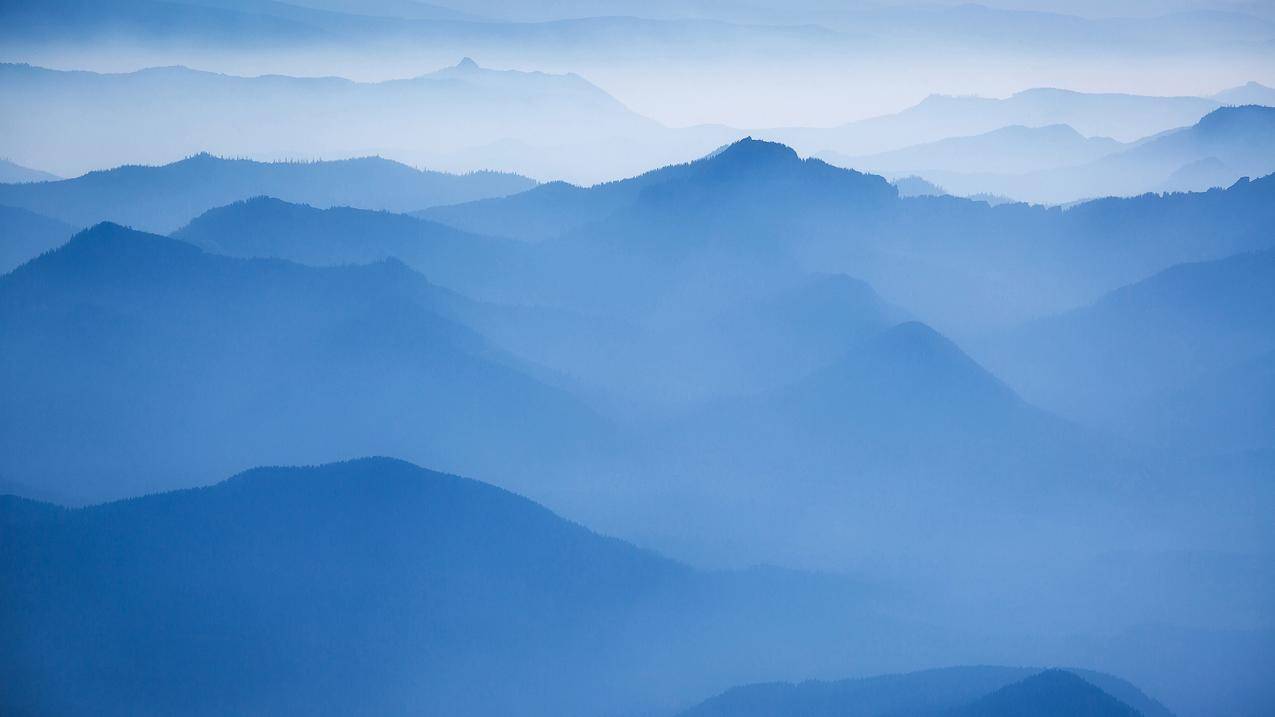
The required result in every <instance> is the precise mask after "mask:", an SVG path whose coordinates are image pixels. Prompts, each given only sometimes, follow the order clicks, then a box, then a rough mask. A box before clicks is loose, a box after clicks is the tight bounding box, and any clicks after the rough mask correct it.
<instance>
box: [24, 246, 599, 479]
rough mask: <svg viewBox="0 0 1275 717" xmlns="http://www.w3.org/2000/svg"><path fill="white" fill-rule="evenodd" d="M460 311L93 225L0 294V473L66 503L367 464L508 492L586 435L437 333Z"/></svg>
mask: <svg viewBox="0 0 1275 717" xmlns="http://www.w3.org/2000/svg"><path fill="white" fill-rule="evenodd" d="M466 307H472V302H467V301H466V300H464V299H462V298H460V297H457V296H456V295H454V294H451V293H450V292H447V291H445V290H442V289H439V288H437V287H434V286H432V285H430V284H429V283H428V282H426V281H425V280H424V279H423V278H422V277H421V276H420V275H419V274H416V273H414V272H413V271H411V270H410V269H408V268H407V267H406V266H404V265H403V264H401V263H399V262H397V261H392V260H391V261H384V262H381V263H378V264H372V265H368V266H354V267H337V268H326V269H319V268H310V267H304V266H300V265H296V264H290V263H286V262H281V261H278V260H249V259H235V258H227V257H220V256H214V255H210V254H205V253H204V252H202V251H201V250H199V249H198V248H196V247H194V246H191V245H189V244H186V243H183V242H179V241H176V240H172V239H166V238H163V237H158V236H153V235H148V234H142V233H139V232H134V231H130V230H127V229H124V228H121V227H118V226H115V225H110V224H103V225H99V226H97V227H94V228H93V229H90V230H87V231H85V232H83V233H81V234H79V235H77V236H76V237H75V238H74V239H72V240H71V242H70V243H69V244H67V245H66V246H64V247H62V248H61V249H59V250H57V251H54V252H51V253H48V254H45V255H44V256H42V257H40V258H39V259H37V260H35V261H33V262H30V263H28V264H26V265H24V266H22V267H20V268H19V269H18V270H16V271H14V272H13V273H11V274H9V275H7V276H5V277H3V278H0V336H3V343H4V345H5V347H6V349H5V352H4V358H3V361H4V363H5V366H6V370H5V371H4V372H3V378H0V381H3V383H4V389H3V391H2V392H0V393H2V394H3V398H2V399H0V406H2V407H0V412H2V414H3V416H4V417H5V418H4V421H5V423H6V425H8V426H12V427H13V430H6V431H4V433H3V437H2V438H0V440H2V441H3V443H4V449H3V453H4V454H5V458H4V459H3V461H0V462H3V465H2V466H0V473H5V474H8V475H10V476H12V477H14V478H15V479H17V480H20V481H22V482H26V483H30V484H34V485H39V486H42V487H44V488H45V489H46V490H50V491H56V492H61V493H64V494H70V495H75V496H78V497H81V498H83V497H95V496H102V497H112V496H121V495H131V494H137V493H139V492H143V491H147V490H156V489H160V488H171V487H174V486H183V485H193V484H199V483H203V482H207V481H208V480H211V479H213V478H215V477H216V476H217V475H218V473H220V474H223V475H224V474H226V473H229V472H232V471H234V470H239V469H241V468H243V467H245V464H249V465H250V464H254V463H271V462H277V463H286V462H297V461H318V460H324V459H330V458H336V457H344V456H349V455H351V454H366V453H378V452H380V453H388V452H397V453H401V454H404V455H408V456H412V457H415V458H417V459H420V460H429V461H431V462H433V463H434V464H436V465H441V466H458V465H465V466H466V467H467V468H468V469H469V470H471V471H472V472H475V473H479V474H485V473H486V471H487V470H488V469H495V468H497V465H498V464H504V465H503V467H504V468H508V467H510V466H513V465H519V466H521V467H522V468H523V469H524V470H523V471H520V472H521V473H525V472H528V471H530V470H531V468H532V466H533V465H535V464H536V463H537V462H538V461H542V460H544V459H546V458H547V457H549V456H553V455H555V454H561V452H562V451H564V450H567V448H568V446H571V445H579V444H583V443H587V442H589V441H591V440H594V439H596V438H597V437H598V436H599V433H598V431H599V425H598V423H597V419H596V418H594V417H593V415H592V413H590V412H589V411H587V410H585V409H584V408H583V407H581V406H580V405H578V404H576V403H575V402H574V401H573V400H572V399H571V398H570V397H568V396H567V395H565V394H563V393H561V392H560V391H558V390H555V389H551V388H548V387H547V386H545V385H543V384H542V383H541V382H539V381H538V380H536V379H533V378H531V377H530V376H529V375H528V374H527V373H526V372H527V371H531V370H533V369H531V368H530V367H528V366H526V365H524V364H522V363H521V362H518V361H516V360H515V359H513V358H512V357H511V356H508V355H506V354H504V353H503V352H501V351H499V350H497V349H496V348H494V347H493V346H492V345H491V344H489V343H488V342H487V341H486V340H484V339H483V338H482V337H481V336H479V335H477V334H476V333H474V332H473V331H472V330H470V329H468V328H465V327H464V326H462V325H460V324H457V323H456V322H455V321H454V320H452V319H453V318H458V317H459V316H460V314H461V313H463V309H465V308H466ZM448 317H452V318H448ZM90 357H91V358H90ZM123 405H128V406H130V407H131V408H130V409H129V410H127V411H124V412H121V410H120V407H121V406H123ZM493 442H494V443H493ZM496 444H499V445H500V446H501V448H500V450H499V451H492V450H490V447H491V446H492V445H496ZM470 459H473V460H470ZM484 464H486V467H484Z"/></svg>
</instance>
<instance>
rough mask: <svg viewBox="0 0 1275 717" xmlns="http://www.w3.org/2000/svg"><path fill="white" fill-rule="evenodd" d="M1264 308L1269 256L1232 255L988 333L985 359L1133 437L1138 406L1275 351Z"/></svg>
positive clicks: (1029, 388) (1067, 409)
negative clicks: (991, 337)
mask: <svg viewBox="0 0 1275 717" xmlns="http://www.w3.org/2000/svg"><path fill="white" fill-rule="evenodd" d="M1273 312H1275V252H1271V251H1264V252H1260V253H1253V254H1239V255H1236V256H1233V257H1229V258H1227V259H1223V260H1218V261H1211V262H1202V263H1193V264H1184V265H1180V266H1175V267H1173V268H1171V269H1168V270H1165V271H1163V272H1161V273H1159V274H1156V275H1155V276H1153V277H1151V278H1149V279H1146V280H1145V281H1141V282H1138V283H1136V284H1132V285H1130V286H1126V287H1124V288H1121V289H1119V290H1117V291H1115V292H1112V293H1110V294H1108V295H1106V296H1104V297H1103V298H1102V299H1100V300H1099V301H1097V302H1095V303H1094V304H1093V305H1091V306H1088V307H1085V308H1082V309H1077V310H1075V311H1071V312H1068V313H1066V314H1062V315H1060V316H1056V317H1052V318H1047V319H1041V320H1039V321H1036V322H1033V323H1030V324H1027V325H1026V326H1023V327H1021V328H1020V329H1017V330H1015V331H1013V332H1011V333H1009V334H1008V335H1006V336H1003V337H1001V338H999V339H997V341H996V342H995V344H994V346H993V347H991V348H990V349H989V350H988V352H987V360H988V362H989V363H990V365H992V366H993V367H994V368H995V370H996V371H997V373H998V374H999V375H1001V376H1004V377H1005V378H1006V380H1008V381H1009V382H1010V383H1012V384H1013V385H1015V386H1017V387H1018V388H1019V389H1020V390H1021V391H1023V392H1024V394H1025V395H1026V396H1027V397H1028V398H1029V399H1031V400H1033V401H1035V402H1037V403H1039V404H1040V405H1043V406H1047V407H1051V408H1054V409H1055V410H1059V411H1062V412H1064V413H1066V414H1067V415H1071V416H1075V417H1078V418H1085V419H1088V420H1095V421H1099V422H1101V423H1103V424H1105V425H1108V426H1110V427H1112V428H1117V429H1118V430H1120V431H1121V432H1125V433H1134V434H1137V433H1141V432H1142V429H1143V428H1144V427H1145V425H1144V424H1146V423H1147V422H1148V420H1150V417H1149V416H1142V415H1139V414H1138V412H1137V411H1138V410H1139V409H1140V408H1142V407H1144V405H1145V403H1146V402H1148V401H1156V400H1158V397H1162V396H1163V395H1164V394H1165V393H1166V392H1172V391H1176V390H1178V389H1181V388H1183V387H1185V386H1188V385H1190V384H1191V383H1193V382H1194V381H1195V380H1197V377H1199V378H1201V379H1203V378H1204V377H1206V376H1208V375H1209V374H1215V373H1218V372H1221V371H1224V370H1226V369H1228V368H1230V367H1238V366H1240V365H1241V364H1244V363H1246V362H1248V361H1251V360H1254V359H1256V358H1258V357H1259V356H1262V355H1263V354H1266V353H1268V352H1270V351H1272V350H1275V323H1273V322H1272V321H1271V316H1272V313H1273ZM1131 411H1132V413H1131ZM1152 413H1153V414H1154V413H1156V411H1152ZM1179 448H1185V446H1179Z"/></svg>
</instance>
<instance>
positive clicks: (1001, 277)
mask: <svg viewBox="0 0 1275 717" xmlns="http://www.w3.org/2000/svg"><path fill="white" fill-rule="evenodd" d="M715 177H716V178H717V179H715ZM722 177H726V178H727V179H725V180H722V179H720V178H722ZM1273 200H1275V179H1272V178H1269V177H1268V178H1263V179H1259V180H1254V181H1241V182H1237V183H1236V184H1235V185H1234V186H1232V187H1230V188H1228V189H1227V190H1224V191H1222V190H1219V191H1212V192H1205V193H1198V194H1182V195H1171V196H1158V195H1148V196H1140V197H1135V198H1129V199H1105V200H1099V201H1094V202H1087V203H1085V204H1082V205H1079V206H1075V207H1072V208H1070V209H1067V210H1062V209H1057V208H1053V209H1051V208H1046V207H1034V206H1026V205H1005V206H996V207H992V206H989V205H988V204H987V203H984V202H978V201H967V200H962V199H957V198H954V197H913V198H896V197H895V196H894V189H893V188H892V187H890V186H889V185H888V184H887V183H885V181H884V180H882V179H880V178H879V177H874V176H872V175H862V174H858V173H855V172H850V171H848V170H842V169H837V168H834V167H831V166H829V165H826V164H823V163H822V162H819V161H817V160H806V161H802V160H800V159H799V158H798V157H796V156H795V155H793V154H792V153H791V151H789V150H787V149H784V148H782V147H779V146H777V145H770V144H766V143H760V142H756V141H753V140H747V141H744V142H741V143H738V144H736V145H732V146H730V147H728V148H726V149H724V150H723V151H721V152H719V153H717V154H715V155H710V156H709V157H706V158H704V159H702V160H699V161H697V162H693V163H690V164H686V165H679V166H675V167H668V168H665V169H662V170H657V171H655V172H651V173H648V174H646V175H642V176H640V177H635V178H633V179H631V180H625V181H623V182H617V183H613V184H608V185H599V186H597V187H592V188H588V189H584V188H578V187H570V186H568V185H546V186H544V187H538V188H536V189H534V190H532V191H529V192H525V193H523V194H520V195H517V196H514V197H509V198H506V199H494V200H488V201H484V202H479V203H473V204H462V205H457V206H455V207H447V208H444V209H439V210H436V211H431V212H427V213H426V214H425V215H426V216H429V217H431V218H433V219H436V220H438V221H441V222H443V223H448V224H451V225H453V226H457V227H460V228H463V229H467V230H471V231H481V232H485V233H492V234H502V235H513V236H516V237H519V238H526V239H539V240H543V239H546V238H549V237H553V236H554V235H555V234H556V235H558V236H557V238H556V239H555V240H553V241H547V242H543V244H544V246H543V247H542V249H541V252H540V253H541V254H542V256H543V262H542V264H541V266H540V267H539V268H538V269H537V272H536V273H537V275H539V276H541V277H542V278H543V279H544V284H545V286H544V287H543V288H544V291H543V292H541V293H540V294H538V295H535V298H536V299H538V300H541V301H555V302H559V303H562V304H565V305H570V306H575V307H581V308H582V307H588V308H589V309H590V310H592V311H609V312H615V313H619V314H622V315H627V316H630V317H633V316H643V315H648V314H654V315H657V316H659V315H661V314H663V315H665V316H667V315H668V314H670V313H672V312H673V311H675V310H676V311H685V312H687V313H688V314H693V313H694V312H699V313H700V314H703V315H709V314H712V313H714V312H716V311H719V310H721V309H723V308H724V306H722V305H721V302H720V299H722V298H726V299H727V301H728V302H730V301H733V300H739V299H743V298H749V297H748V296H747V295H748V294H750V293H751V294H754V296H755V294H756V293H757V291H756V290H757V287H764V286H770V287H774V286H775V285H776V284H783V283H785V282H787V283H789V284H791V283H793V282H794V281H795V279H794V276H795V275H798V274H804V273H806V272H810V271H818V272H842V273H846V274H849V275H851V276H856V277H859V278H861V279H864V280H866V281H868V282H869V283H870V284H871V285H872V286H873V287H874V288H875V289H876V290H878V291H879V292H881V294H882V295H883V296H885V297H886V298H887V299H889V300H891V301H893V302H894V303H896V304H899V305H901V306H902V307H904V308H905V309H907V310H909V311H911V312H912V313H914V314H915V315H918V316H925V317H927V319H929V320H930V321H932V322H934V323H936V324H937V325H940V326H942V327H943V328H944V330H947V331H958V332H969V331H975V330H983V329H986V328H987V327H988V326H989V325H991V326H1003V325H1006V324H1010V323H1017V322H1019V321H1022V320H1024V319H1028V318H1034V317H1037V316H1041V315H1045V314H1048V313H1054V312H1057V311H1060V310H1063V309H1066V308H1070V307H1073V306H1076V305H1080V304H1083V303H1085V302H1087V301H1091V300H1093V299H1095V298H1096V297H1098V296H1099V295H1101V294H1102V293H1104V292H1107V291H1110V290H1112V289H1115V288H1117V287H1119V286H1121V285H1124V284H1127V283H1130V282H1132V281H1137V280H1139V279H1141V278H1144V277H1146V276H1148V275H1150V274H1153V273H1155V272H1157V271H1161V270H1163V269H1165V268H1167V267H1169V266H1172V265H1174V264H1178V263H1181V262H1184V261H1199V260H1204V259H1216V258H1221V257H1223V256H1227V255H1230V254H1234V253H1237V252H1242V251H1252V250H1255V249H1262V248H1268V247H1271V246H1272V244H1273V241H1275V240H1272V238H1271V237H1272V236H1275V231H1273V229H1275V209H1273V208H1272V207H1275V201H1273ZM706 280H708V281H711V282H713V285H712V286H711V287H706V286H704V283H705V281H706ZM1042 287H1048V290H1042ZM706 295H711V296H706ZM712 297H716V298H717V299H718V300H719V301H718V303H717V304H712V303H711V302H708V301H707V299H708V298H712Z"/></svg>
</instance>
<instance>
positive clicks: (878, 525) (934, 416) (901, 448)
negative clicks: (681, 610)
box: [581, 323, 1142, 574]
mask: <svg viewBox="0 0 1275 717" xmlns="http://www.w3.org/2000/svg"><path fill="white" fill-rule="evenodd" d="M824 360H825V361H826V363H825V364H824V365H823V366H820V367H816V368H814V369H813V370H812V371H811V373H809V374H808V375H807V376H804V377H799V378H797V379H795V380H793V381H791V382H790V383H788V384H787V385H783V386H779V387H776V388H770V389H766V390H761V391H757V392H756V393H753V394H751V395H747V396H741V397H732V398H724V399H719V400H716V401H711V402H708V403H706V404H705V405H702V406H700V407H697V408H694V409H693V410H688V411H686V412H685V413H684V414H683V415H681V416H679V417H677V418H675V419H673V420H668V421H665V422H663V423H661V424H659V425H657V426H654V427H652V428H650V429H649V431H648V432H646V433H643V434H639V438H640V440H639V441H638V445H639V446H642V447H643V448H644V450H643V452H641V453H640V454H639V455H641V456H642V458H641V461H640V462H639V463H638V465H640V466H641V467H642V468H641V470H640V471H639V472H637V473H632V474H630V473H628V472H625V473H621V474H620V475H619V477H618V478H617V479H616V480H615V483H616V485H615V486H614V488H611V490H613V491H616V492H618V493H620V494H623V495H630V494H631V493H632V494H633V497H632V498H630V499H629V502H630V503H635V502H636V501H638V500H640V499H642V496H644V495H647V494H649V493H655V494H658V495H666V496H669V495H671V496H676V499H675V500H674V501H673V502H674V503H675V504H677V505H678V506H679V510H678V511H677V512H675V513H673V514H669V515H661V514H658V513H656V514H653V515H646V516H643V517H642V518H641V519H640V520H638V519H636V518H635V517H633V516H631V515H624V516H614V517H612V518H611V520H612V521H614V522H613V523H609V524H608V525H609V529H611V530H616V531H619V532H622V533H624V534H626V535H640V536H643V537H644V539H645V540H649V541H651V542H652V543H653V544H657V545H666V544H667V545H678V544H682V543H684V542H685V540H686V538H685V535H686V533H687V528H686V527H685V525H684V520H685V518H684V515H685V514H693V515H695V516H696V519H695V522H696V525H697V526H698V528H697V529H698V530H707V531H709V532H711V533H712V534H714V535H717V536H719V540H720V541H721V542H723V543H725V544H727V545H735V544H741V545H746V546H748V551H749V552H750V553H753V554H757V553H760V554H762V555H765V556H767V559H768V560H775V561H780V562H782V561H791V560H798V559H804V560H814V561H827V563H828V564H837V563H838V562H839V561H851V560H855V559H856V558H855V556H857V555H863V554H865V553H870V554H871V555H873V556H884V555H892V556H893V555H896V554H908V553H910V552H912V551H917V552H920V553H925V554H944V555H949V554H950V555H951V556H953V558H954V557H955V556H957V555H961V554H965V553H977V554H979V555H984V556H991V555H997V556H1000V557H1006V559H1011V558H1009V556H1013V555H1015V554H1016V552H1017V550H1018V548H1017V547H1015V546H1012V545H1008V544H1006V543H1005V542H1004V541H1003V539H1002V538H1003V536H1004V535H1008V534H1015V533H1017V532H1019V531H1023V530H1027V529H1028V528H1027V526H1028V525H1030V526H1031V528H1030V530H1031V531H1032V534H1033V536H1034V543H1033V544H1034V545H1035V546H1036V547H1037V549H1039V547H1040V546H1041V545H1042V544H1044V543H1049V544H1050V545H1051V546H1052V547H1050V548H1049V550H1051V551H1056V553H1055V554H1058V555H1061V554H1065V553H1070V552H1071V551H1072V550H1074V549H1075V547H1076V544H1074V543H1071V542H1070V541H1072V540H1075V539H1076V536H1079V535H1085V536H1087V537H1085V538H1084V540H1091V539H1093V536H1095V535H1097V534H1105V533H1109V532H1111V531H1112V530H1121V531H1136V530H1138V528H1135V527H1134V522H1133V521H1130V520H1128V516H1125V517H1124V518H1116V516H1120V515H1123V513H1124V508H1125V507H1127V505H1128V503H1127V501H1128V500H1129V499H1130V492H1136V490H1138V488H1137V486H1138V485H1141V481H1142V470H1141V467H1140V465H1139V464H1138V463H1137V461H1135V460H1134V459H1133V458H1132V457H1131V456H1129V455H1127V454H1125V453H1124V452H1123V451H1121V450H1119V449H1118V448H1116V447H1115V446H1113V445H1111V444H1110V443H1109V442H1107V441H1105V440H1103V439H1102V438H1101V437H1100V436H1098V435H1095V434H1092V433H1090V432H1088V431H1086V430H1083V429H1081V428H1079V427H1077V426H1075V425H1072V424H1069V423H1067V422H1065V421H1063V420H1060V419H1058V418H1056V417H1054V416H1052V415H1050V414H1047V413H1045V412H1043V411H1041V410H1039V409H1036V408H1034V407H1032V406H1030V405H1028V404H1027V403H1025V402H1024V401H1022V400H1021V399H1020V398H1019V397H1018V396H1017V395H1015V394H1014V392H1013V391H1012V390H1010V389H1009V388H1007V387H1006V386H1005V385H1004V384H1002V383H1001V382H1000V381H999V380H997V379H996V378H995V377H993V376H992V375H990V374H989V373H987V371H985V370H984V369H982V368H981V367H980V366H978V365H977V364H976V363H974V362H973V361H972V360H971V359H970V358H969V357H968V356H967V355H966V354H965V353H964V352H962V351H961V350H960V349H959V348H958V347H956V346H955V345H954V344H952V343H951V342H950V341H949V340H947V339H946V338H944V337H943V336H941V335H939V334H937V333H936V332H934V331H933V330H932V329H930V328H929V327H926V326H924V325H922V324H919V323H905V324H901V325H898V326H895V327H892V328H889V329H885V330H882V331H875V332H873V331H869V332H865V335H864V336H863V337H862V338H859V339H858V340H852V341H847V342H846V344H844V345H843V347H842V348H841V350H840V352H839V356H836V357H824ZM626 470H631V469H626ZM639 476H640V481H639ZM634 481H638V484H639V485H640V486H641V489H640V490H637V489H635V488H634V483H633V482H634ZM815 506H818V507H815ZM955 506H960V507H959V508H955ZM583 509H584V508H583V507H581V510H583ZM1081 514H1083V515H1084V516H1085V517H1084V519H1083V520H1081V519H1079V518H1078V516H1079V515H1081ZM1112 521H1116V522H1112ZM1120 521H1123V522H1120ZM1082 524H1083V525H1084V527H1083V528H1081V525H1082ZM612 526H613V527H612ZM1076 531H1080V532H1076ZM829 535H836V536H838V537H837V540H835V541H833V540H830V539H829V538H828V536H829ZM1062 536H1073V537H1070V538H1065V537H1062ZM1055 541H1057V542H1055ZM838 544H840V545H846V544H849V545H853V546H855V547H854V549H853V551H842V550H840V549H838V548H837V547H836V545H838ZM684 549H686V548H684ZM706 549H710V550H711V548H706ZM694 554H695V555H701V553H699V552H696V553H694ZM703 555H704V556H705V557H704V558H701V559H709V558H718V559H721V557H722V556H721V554H718V553H713V552H707V553H704V554H703ZM1000 557H997V558H995V559H997V560H999V559H1000ZM989 559H992V558H989ZM1012 559H1017V558H1012ZM949 568H950V566H949V565H945V566H943V567H936V568H933V570H934V571H935V574H938V573H940V572H942V571H946V570H948V569H949Z"/></svg>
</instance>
